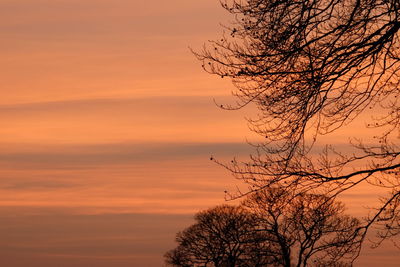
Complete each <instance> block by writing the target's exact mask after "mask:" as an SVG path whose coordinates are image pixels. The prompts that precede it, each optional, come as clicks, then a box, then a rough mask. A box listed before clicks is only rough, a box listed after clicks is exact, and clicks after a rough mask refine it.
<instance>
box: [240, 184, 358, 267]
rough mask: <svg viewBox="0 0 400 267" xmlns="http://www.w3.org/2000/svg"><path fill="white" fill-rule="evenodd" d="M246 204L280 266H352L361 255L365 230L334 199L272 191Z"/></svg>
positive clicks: (252, 197)
mask: <svg viewBox="0 0 400 267" xmlns="http://www.w3.org/2000/svg"><path fill="white" fill-rule="evenodd" d="M243 205H244V206H246V207H248V208H249V210H251V211H252V212H253V213H254V214H256V216H257V217H258V218H259V227H260V229H262V231H265V232H266V233H267V236H268V237H269V239H268V240H267V241H268V242H270V243H273V244H275V245H272V246H271V248H275V249H277V251H275V254H278V255H282V257H281V262H280V265H281V266H287V267H290V266H298V267H300V266H351V265H352V262H353V261H354V259H355V258H356V257H357V256H358V252H359V249H360V248H361V242H362V239H363V231H362V229H363V228H362V227H360V223H359V221H358V220H357V219H356V218H353V217H350V216H348V215H345V214H344V205H343V204H342V203H341V202H338V201H335V200H334V199H333V198H332V197H328V196H327V195H323V194H306V193H303V194H296V195H295V194H294V193H293V191H292V190H291V191H288V190H284V189H283V188H269V189H266V190H263V191H259V192H257V193H254V194H252V195H250V196H249V197H248V198H247V199H246V200H244V202H243Z"/></svg>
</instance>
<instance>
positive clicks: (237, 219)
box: [165, 205, 272, 267]
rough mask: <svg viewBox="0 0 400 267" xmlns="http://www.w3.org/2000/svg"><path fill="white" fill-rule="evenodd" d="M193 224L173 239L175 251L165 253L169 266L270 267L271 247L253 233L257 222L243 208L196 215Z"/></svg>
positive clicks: (216, 210)
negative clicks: (175, 244)
mask: <svg viewBox="0 0 400 267" xmlns="http://www.w3.org/2000/svg"><path fill="white" fill-rule="evenodd" d="M195 221H196V223H195V224H193V225H192V226H190V227H188V228H187V229H185V230H184V231H182V232H179V233H178V234H177V235H176V242H177V243H178V244H179V245H178V247H177V248H175V249H173V250H171V251H169V252H167V253H166V254H165V259H166V263H167V265H172V266H182V267H185V266H249V267H250V266H254V267H256V266H265V265H270V264H271V263H272V262H271V261H270V259H271V257H270V255H269V254H268V253H269V251H272V248H269V246H270V245H271V244H269V243H265V242H263V240H264V239H265V237H263V235H264V234H263V233H262V232H259V231H256V228H257V219H256V216H255V215H254V214H252V213H251V212H249V211H247V210H246V209H245V208H243V207H235V206H228V205H222V206H217V207H215V208H211V209H208V210H205V211H201V212H199V213H197V214H196V215H195Z"/></svg>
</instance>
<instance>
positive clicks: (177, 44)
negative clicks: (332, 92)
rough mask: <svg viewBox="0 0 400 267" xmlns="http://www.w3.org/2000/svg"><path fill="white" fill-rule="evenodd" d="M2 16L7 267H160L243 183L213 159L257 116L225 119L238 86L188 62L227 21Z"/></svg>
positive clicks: (19, 12) (46, 2) (130, 11)
mask: <svg viewBox="0 0 400 267" xmlns="http://www.w3.org/2000/svg"><path fill="white" fill-rule="evenodd" d="M0 16H1V17H2V23H1V25H0V31H1V33H2V34H1V35H0V44H1V45H0V46H1V49H0V56H1V58H2V64H1V66H0V68H1V69H0V73H1V79H0V90H1V98H0V122H1V126H0V179H1V185H0V211H1V213H0V221H2V223H1V225H0V233H1V235H2V240H1V241H0V248H1V249H0V258H1V259H2V265H4V266H13V267H18V266H30V267H35V266H40V267H46V266H58V265H59V264H60V263H63V264H64V265H60V266H74V267H76V266H116V267H121V266H161V265H162V263H161V262H162V254H163V253H164V252H165V251H166V250H167V249H169V248H171V246H173V238H174V235H175V233H176V231H178V230H181V229H182V227H184V226H185V225H187V224H188V223H190V222H191V214H193V213H194V212H196V211H198V210H200V209H204V208H207V207H211V206H213V205H215V204H218V203H222V202H223V201H224V190H225V189H234V188H235V185H236V184H238V183H239V182H237V181H235V180H234V179H232V177H231V176H230V174H229V173H228V172H227V171H225V170H224V169H223V168H221V167H219V166H217V165H216V164H214V163H212V162H210V160H209V157H210V155H214V156H216V157H219V158H220V159H223V160H224V159H226V160H229V159H231V158H232V157H234V156H237V155H239V156H244V157H245V156H247V155H248V154H249V153H250V151H251V148H250V147H249V146H248V145H247V144H246V140H253V139H254V138H255V135H254V134H253V133H251V132H249V130H248V128H247V125H246V121H245V120H244V119H243V117H244V116H245V115H248V114H251V113H252V112H254V110H251V108H248V109H245V110H243V111H223V110H221V109H219V108H218V107H217V106H216V105H215V103H214V102H213V99H215V100H216V101H217V102H219V103H225V102H232V101H234V99H233V98H232V97H231V96H230V88H231V86H232V85H231V84H230V82H229V81H228V80H226V79H220V78H219V77H212V76H210V75H208V74H206V73H204V72H203V71H202V70H201V66H200V65H201V64H200V63H199V62H197V61H196V59H195V58H194V56H193V55H192V54H191V52H190V50H189V46H190V47H193V48H194V49H200V48H201V46H202V44H203V42H204V41H206V40H209V39H214V38H217V37H218V36H219V35H220V34H221V28H220V24H219V23H220V22H228V21H229V17H228V16H226V14H225V13H224V10H223V9H222V8H220V6H219V3H218V1H216V0H202V1H186V0H171V1H164V0H156V1H138V0H134V1H132V0H116V1H108V0H57V1H55V0H19V1H15V0H0ZM335 140H336V141H337V142H342V141H345V142H346V141H347V140H341V138H340V137H338V138H337V139H335ZM359 199H362V198H359ZM354 202H357V201H354ZM372 262H373V261H372ZM386 266H389V265H386Z"/></svg>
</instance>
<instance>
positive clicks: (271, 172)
mask: <svg viewBox="0 0 400 267" xmlns="http://www.w3.org/2000/svg"><path fill="white" fill-rule="evenodd" d="M221 3H222V6H223V7H224V8H225V9H226V10H227V11H228V12H230V13H232V14H233V15H234V17H235V21H234V22H233V24H232V25H231V26H228V27H226V31H227V32H226V33H225V34H224V35H223V36H222V38H221V39H220V40H216V41H211V42H210V43H209V44H208V45H205V47H204V49H203V50H202V51H200V52H195V54H196V56H197V57H198V58H199V59H200V60H201V61H202V62H203V68H204V69H205V70H206V71H207V72H209V73H212V74H217V75H220V76H221V77H229V78H231V79H232V81H233V83H234V85H235V90H234V92H233V94H234V95H236V96H237V99H238V101H237V103H236V104H235V105H231V106H229V105H228V106H222V107H223V108H226V109H235V108H241V107H243V106H246V105H247V104H249V103H254V104H255V105H256V106H257V107H258V110H259V116H258V117H257V118H253V119H251V120H250V125H251V129H252V130H253V131H255V132H257V133H259V134H260V135H261V136H263V137H264V140H265V141H264V142H262V143H260V144H258V145H257V153H255V154H254V155H252V157H251V159H250V161H249V162H247V163H240V162H237V161H235V160H234V161H233V162H232V164H224V163H220V164H222V165H223V166H224V167H226V168H228V169H229V170H230V171H231V172H232V173H233V174H234V175H235V176H236V177H237V178H239V179H242V180H243V181H244V182H246V183H248V184H249V188H250V190H249V191H257V190H260V189H262V188H265V187H269V186H273V185H274V184H276V183H279V184H284V185H286V186H288V187H292V186H293V185H295V186H294V188H296V190H298V192H307V191H308V190H310V189H316V188H319V187H326V186H328V187H329V190H330V191H331V192H332V193H334V195H335V194H339V193H341V192H343V191H345V190H347V189H350V188H353V187H354V186H357V185H358V184H360V183H370V184H374V185H376V186H380V187H383V188H387V189H388V190H389V194H388V196H387V197H385V198H384V201H383V202H382V205H381V206H380V207H379V208H378V209H377V210H376V212H375V213H374V214H373V215H372V216H370V217H369V219H368V222H367V223H366V225H365V229H368V228H369V227H370V225H371V224H372V223H374V222H377V221H379V222H382V224H381V225H382V227H383V228H381V230H382V231H381V233H382V234H381V236H382V237H384V236H393V235H395V234H397V233H399V230H398V229H399V227H398V221H399V216H397V214H398V209H399V205H398V204H399V203H400V179H399V177H400V175H399V170H400V147H399V145H398V140H399V132H400V103H399V101H400V90H399V83H400V76H399V75H400V72H399V68H400V39H399V37H400V36H399V29H400V18H399V16H400V1H398V0H373V1H372V0H312V1H311V0H305V1H294V0H289V1H280V0H221ZM362 113H364V114H369V115H370V116H372V114H375V117H371V119H370V121H369V122H368V123H367V124H366V127H367V128H368V129H369V132H371V133H372V134H371V135H372V136H371V138H370V140H367V142H365V141H362V140H359V139H357V138H356V137H354V138H353V139H351V141H350V148H346V149H343V150H340V148H337V147H335V146H332V145H330V144H326V143H324V142H321V139H322V138H321V137H322V136H323V135H328V136H329V134H332V133H333V132H335V131H337V130H338V129H342V128H343V127H345V126H346V125H348V124H349V123H350V122H352V121H354V120H355V119H356V118H359V117H360V116H359V115H360V114H362ZM376 114H381V115H376ZM349 151H350V152H349ZM316 155H317V156H316ZM244 194H246V192H239V193H238V195H233V196H231V197H236V196H242V195H244ZM377 225H380V224H377ZM387 229H389V230H390V231H389V232H388V231H387Z"/></svg>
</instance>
